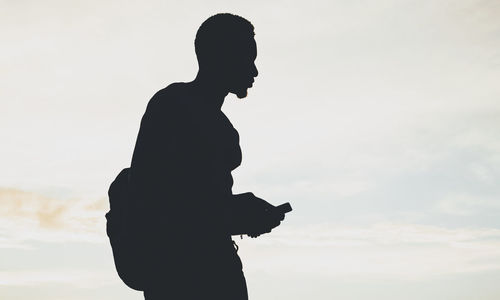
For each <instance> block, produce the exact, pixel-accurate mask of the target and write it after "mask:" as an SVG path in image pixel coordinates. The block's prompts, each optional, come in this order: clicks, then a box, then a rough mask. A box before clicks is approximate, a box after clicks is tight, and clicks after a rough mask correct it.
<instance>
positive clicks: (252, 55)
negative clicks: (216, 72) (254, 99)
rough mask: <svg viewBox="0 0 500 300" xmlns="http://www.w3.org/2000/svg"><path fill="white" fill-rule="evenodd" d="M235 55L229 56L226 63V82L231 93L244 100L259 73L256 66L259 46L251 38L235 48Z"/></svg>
mask: <svg viewBox="0 0 500 300" xmlns="http://www.w3.org/2000/svg"><path fill="white" fill-rule="evenodd" d="M233 53H234V55H229V56H228V57H227V59H228V60H227V61H226V66H227V69H226V72H225V73H226V76H225V77H226V80H227V84H228V85H227V86H228V90H229V92H230V93H233V94H235V95H236V96H237V97H238V98H240V99H242V98H245V97H246V96H247V90H248V88H251V87H252V85H253V82H254V78H255V77H257V75H258V71H257V67H256V66H255V59H256V58H257V45H256V43H255V40H254V39H253V38H251V39H250V40H247V41H245V42H242V43H241V44H240V45H238V46H237V47H235V49H234V52H233Z"/></svg>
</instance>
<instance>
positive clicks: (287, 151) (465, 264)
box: [0, 0, 500, 300]
mask: <svg viewBox="0 0 500 300" xmlns="http://www.w3.org/2000/svg"><path fill="white" fill-rule="evenodd" d="M217 12H232V13H235V14H239V15H241V16H243V17H245V18H247V19H249V20H250V21H251V22H252V23H253V24H254V26H255V31H256V41H257V46H258V58H257V61H256V64H257V67H258V69H259V76H258V77H257V78H256V82H255V84H254V88H253V89H251V90H250V93H249V96H248V97H247V98H246V99H244V100H238V99H236V98H235V97H234V96H229V97H228V98H227V101H226V103H225V104H224V107H223V110H224V111H225V112H226V114H227V115H228V117H229V118H230V119H231V121H232V123H233V125H234V126H235V127H236V128H237V129H238V131H239V133H240V137H241V146H242V149H243V163H242V165H241V166H240V167H239V168H238V169H237V170H236V171H235V172H233V175H234V178H235V185H234V189H233V190H234V192H244V191H252V192H254V193H255V194H256V195H258V196H261V197H262V198H265V199H267V200H268V201H270V202H272V203H274V204H279V203H282V202H286V201H290V202H291V203H292V205H293V206H294V209H295V210H294V211H293V213H291V214H290V216H288V217H287V219H286V221H285V222H284V223H283V225H282V226H281V227H279V228H277V229H276V230H275V231H273V233H271V234H269V235H267V236H265V237H261V238H258V239H249V238H246V239H244V240H242V241H241V242H239V244H240V253H241V257H242V260H243V263H244V268H245V273H246V277H247V281H248V285H249V294H250V297H251V299H263V300H267V299H292V300H298V299H356V300H362V299H383V300H396V299H431V300H433V299H436V300H437V299H439V300H442V299H463V300H466V299H467V300H468V299H485V300H489V299H491V300H493V299H498V297H500V284H499V282H500V221H499V220H500V218H499V217H500V185H499V184H498V183H499V182H500V140H499V138H498V132H499V130H500V102H499V100H500V85H499V84H498V81H499V79H500V35H499V33H500V3H499V2H498V1H486V0H484V1H481V0H458V1H447V0H441V1H430V0H423V1H409V0H400V1H396V0H387V1H302V2H298V1H295V2H292V1H183V2H182V3H181V2H179V1H176V2H173V1H156V0H154V1H127V2H124V1H93V0H92V1H0V37H1V47H0V101H1V102H0V103H1V109H0V128H1V130H0V140H1V147H0V166H1V172H0V298H2V299H16V300H24V299H34V298H37V299H41V300H49V299H50V300H59V299H60V300H77V299H78V300H80V299H81V300H83V299H85V300H87V299H130V300H133V299H141V298H142V294H141V293H139V292H134V291H132V290H130V289H128V288H126V287H125V286H124V285H123V284H122V283H121V282H120V281H119V279H118V277H117V275H116V273H115V271H114V266H113V262H112V256H111V250H110V247H109V246H108V244H107V238H106V235H105V231H104V226H105V224H104V213H105V212H106V211H107V209H108V204H107V199H106V192H107V188H108V186H109V184H110V182H111V181H112V180H113V179H114V177H115V176H116V174H117V173H118V171H119V170H120V169H121V168H124V167H126V166H128V165H129V163H130V159H131V155H132V151H133V146H134V143H135V138H136V135H137V131H138V128H139V122H140V118H141V117H142V114H143V112H144V110H145V107H146V104H147V101H148V100H149V99H150V97H151V96H152V95H153V94H154V93H155V92H156V91H157V90H159V89H161V88H163V87H165V86H166V85H168V84H170V83H172V82H175V81H190V80H192V79H193V78H194V76H195V75H196V70H197V65H196V57H195V54H194V45H193V43H194V36H195V33H196V30H197V28H198V26H199V25H200V24H201V23H202V22H203V21H204V20H205V19H206V18H207V17H209V16H210V15H212V14H215V13H217ZM194 238H195V237H194Z"/></svg>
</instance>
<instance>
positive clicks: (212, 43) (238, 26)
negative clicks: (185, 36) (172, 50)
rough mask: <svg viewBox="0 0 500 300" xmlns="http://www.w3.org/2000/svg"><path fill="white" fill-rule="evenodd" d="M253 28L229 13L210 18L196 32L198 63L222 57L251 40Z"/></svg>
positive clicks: (195, 43) (248, 23)
mask: <svg viewBox="0 0 500 300" xmlns="http://www.w3.org/2000/svg"><path fill="white" fill-rule="evenodd" d="M254 35H255V32H254V27H253V25H252V23H250V21H248V20H247V19H245V18H243V17H240V16H237V15H233V14H230V13H220V14H216V15H213V16H211V17H210V18H208V19H207V20H205V22H203V23H202V24H201V26H200V28H198V31H197V32H196V38H195V40H194V48H195V52H196V57H197V59H198V62H199V63H200V64H201V63H202V62H204V61H206V60H212V59H214V58H220V57H223V55H224V54H225V53H226V52H227V51H231V50H232V49H234V48H235V46H238V45H239V44H241V42H245V41H248V40H249V39H253V37H254Z"/></svg>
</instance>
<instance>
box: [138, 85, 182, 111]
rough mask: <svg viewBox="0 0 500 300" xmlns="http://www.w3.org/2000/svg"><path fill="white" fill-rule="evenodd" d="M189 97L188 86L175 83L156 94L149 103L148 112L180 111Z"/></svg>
mask: <svg viewBox="0 0 500 300" xmlns="http://www.w3.org/2000/svg"><path fill="white" fill-rule="evenodd" d="M186 97H187V90H186V84H185V83H183V82H175V83H172V84H170V85H168V86H167V87H165V88H163V89H161V90H159V91H158V92H156V93H155V94H154V95H153V97H152V98H151V100H149V102H148V107H147V111H149V110H159V111H171V110H179V109H181V107H182V106H183V102H185V101H184V100H185V98H186Z"/></svg>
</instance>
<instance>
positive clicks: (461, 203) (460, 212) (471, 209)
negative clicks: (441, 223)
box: [435, 194, 500, 216]
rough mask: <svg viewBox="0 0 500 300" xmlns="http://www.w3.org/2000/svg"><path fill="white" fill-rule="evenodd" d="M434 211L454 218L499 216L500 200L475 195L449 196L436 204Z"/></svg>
mask: <svg viewBox="0 0 500 300" xmlns="http://www.w3.org/2000/svg"><path fill="white" fill-rule="evenodd" d="M435 208H436V210H437V211H439V212H441V213H445V214H449V215H455V216H472V215H477V214H482V215H487V214H490V213H497V214H500V198H498V197H497V198H495V197H484V196H483V197H480V196H476V195H466V194H457V195H449V196H447V197H445V198H443V199H441V200H439V201H438V202H437V203H436V206H435Z"/></svg>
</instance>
